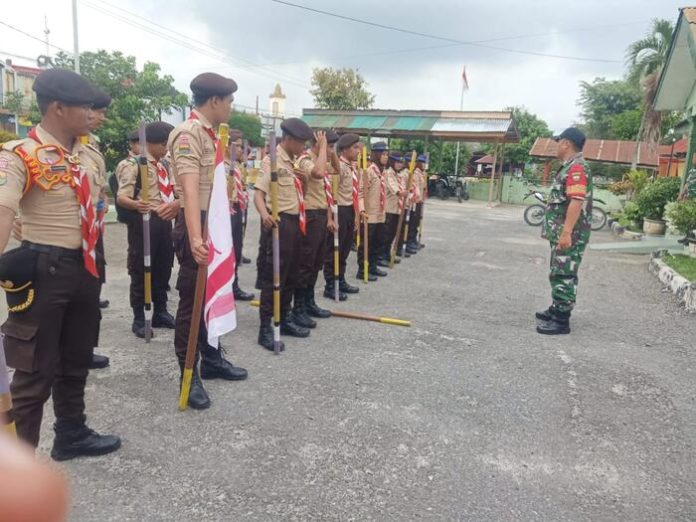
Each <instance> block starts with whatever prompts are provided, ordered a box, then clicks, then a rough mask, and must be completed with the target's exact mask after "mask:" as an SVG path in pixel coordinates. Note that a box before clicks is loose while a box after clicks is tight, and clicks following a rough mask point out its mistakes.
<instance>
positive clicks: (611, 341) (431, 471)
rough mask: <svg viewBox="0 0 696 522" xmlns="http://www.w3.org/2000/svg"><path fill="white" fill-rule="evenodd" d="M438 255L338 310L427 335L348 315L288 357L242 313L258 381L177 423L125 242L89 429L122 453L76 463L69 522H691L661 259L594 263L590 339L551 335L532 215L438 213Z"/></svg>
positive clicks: (676, 355) (431, 246) (592, 255)
mask: <svg viewBox="0 0 696 522" xmlns="http://www.w3.org/2000/svg"><path fill="white" fill-rule="evenodd" d="M255 240H256V230H255V226H252V227H250V230H249V242H248V245H249V248H248V249H247V254H251V255H252V256H253V257H255V252H254V248H253V247H254V243H255ZM594 240H595V241H608V240H611V238H610V236H609V234H608V232H602V233H598V234H596V235H595V238H594ZM425 241H426V242H427V248H426V249H425V250H424V251H423V252H422V253H420V254H419V255H418V256H416V257H415V258H412V259H410V260H407V261H405V262H404V263H403V264H402V265H401V266H400V267H398V269H397V270H396V272H395V273H394V274H391V275H390V276H389V277H388V278H386V280H382V281H379V282H378V283H375V284H373V285H372V286H370V287H368V288H365V289H364V290H362V291H361V293H360V295H359V296H358V297H357V298H355V299H351V300H350V301H349V302H348V303H345V304H342V305H341V307H342V308H345V309H347V310H359V311H364V312H368V313H374V314H382V315H390V316H395V317H400V318H408V319H411V320H412V321H413V327H412V328H410V329H408V328H399V327H391V326H384V325H379V324H372V323H360V322H355V321H349V320H339V319H332V320H328V321H324V322H322V324H321V325H320V327H319V328H318V329H317V330H316V331H315V332H314V333H313V335H312V337H311V339H310V340H309V341H296V340H290V341H289V342H288V349H287V351H286V352H285V355H283V356H282V357H274V356H273V355H271V354H269V353H268V352H266V351H264V350H262V349H261V348H260V347H258V346H257V345H256V344H255V335H256V328H257V315H256V310H253V309H250V308H247V307H246V306H245V305H240V310H239V323H240V326H239V329H238V331H237V332H235V333H234V334H233V335H230V336H228V337H227V338H226V339H225V343H224V344H225V346H226V347H227V349H228V355H229V356H230V357H231V358H232V359H233V361H234V362H235V363H237V364H239V365H243V366H245V367H246V368H248V369H249V371H250V375H251V377H250V379H249V380H248V381H247V382H243V383H224V382H212V383H210V384H208V390H209V392H210V394H211V396H212V399H213V401H214V403H213V406H212V408H211V409H210V410H208V411H206V412H195V411H188V412H185V413H180V412H178V411H177V410H176V398H177V390H178V381H177V375H178V369H177V367H176V364H175V361H174V357H173V352H172V345H171V343H172V337H171V334H169V333H168V332H165V331H158V332H157V338H156V339H155V340H154V341H153V343H152V344H151V345H150V346H145V345H144V344H142V343H141V342H139V341H137V340H136V339H135V338H134V337H133V336H132V335H131V334H130V333H129V321H130V317H129V310H128V301H127V278H126V274H125V269H124V266H125V234H124V230H123V228H122V227H121V226H118V225H114V226H110V227H109V228H108V259H109V261H110V266H109V284H108V287H107V289H106V292H105V295H106V297H108V298H109V299H111V302H112V307H111V308H110V309H109V310H107V311H106V313H105V316H104V322H103V329H102V331H103V335H102V346H101V347H100V351H101V352H103V353H106V354H108V355H109V356H110V357H111V358H112V366H111V368H110V369H107V370H102V371H99V372H95V373H93V375H91V376H90V379H89V385H88V390H87V393H88V408H89V416H90V423H91V425H92V426H93V427H94V428H96V429H98V430H101V431H111V432H115V433H118V434H120V435H121V436H122V437H123V442H124V444H123V449H122V451H120V452H119V453H118V454H116V455H114V456H107V457H103V458H98V459H91V460H86V459H85V460H79V461H74V462H70V463H68V464H66V466H65V469H66V470H67V472H68V473H69V474H70V476H71V478H72V481H73V488H74V491H73V493H74V498H73V511H72V520H76V521H111V520H118V521H125V520H133V521H160V520H161V521H190V520H205V521H239V520H249V521H267V520H298V521H299V520H302V521H304V520H357V521H367V520H379V521H383V520H385V521H386V520H398V521H407V520H475V521H489V520H490V521H500V520H548V521H562V520H595V521H596V520H611V521H616V520H626V521H638V520H646V521H654V520H695V519H696V466H694V463H695V462H696V451H695V450H694V446H695V444H696V409H695V404H694V396H695V392H694V376H695V374H696V371H695V370H696V357H695V355H694V352H695V350H696V348H695V347H694V344H695V343H694V339H696V321H695V320H694V317H693V316H687V315H685V314H684V313H683V312H681V311H680V310H679V308H678V307H677V305H676V303H675V301H674V300H673V298H672V297H671V294H666V293H663V292H662V291H661V288H660V286H659V284H658V283H657V282H656V281H655V280H653V279H652V278H651V276H650V275H649V274H648V273H647V270H646V266H647V258H646V257H642V256H641V257H638V256H628V255H617V254H607V253H602V252H589V254H588V255H587V259H586V262H585V264H584V266H583V268H582V271H581V279H582V283H581V288H580V305H579V307H578V309H577V313H576V315H575V317H574V320H573V326H574V331H573V333H572V334H571V335H570V336H566V337H563V338H544V337H540V336H538V335H537V334H536V333H535V331H534V320H533V317H532V313H533V312H534V310H536V309H540V308H542V307H543V306H545V305H546V304H548V303H547V299H548V297H547V296H548V289H547V284H546V273H545V266H546V263H547V256H546V247H545V244H544V243H543V242H542V241H541V240H540V239H539V238H538V230H534V229H532V228H530V227H528V226H526V225H525V224H524V223H523V222H522V216H521V209H520V208H515V207H501V208H496V209H493V210H489V209H486V208H485V206H484V205H482V204H480V203H476V202H467V203H465V204H462V205H460V204H457V203H450V202H439V201H433V202H431V203H429V205H428V209H427V216H426V233H425ZM350 261H351V265H350V266H351V267H354V266H355V265H354V259H351V260H350ZM251 266H253V265H245V266H244V268H243V270H242V276H241V278H242V282H243V286H244V287H245V288H250V286H251V284H250V283H251V282H252V281H253V269H252V268H250V267H251ZM352 270H353V268H351V275H352ZM322 301H324V300H323V299H322ZM172 308H174V306H172ZM49 410H50V408H47V412H48V411H49ZM50 420H51V418H50V413H47V418H46V422H45V429H44V438H43V441H42V451H43V452H44V453H45V452H46V451H47V450H48V448H49V446H48V445H49V444H50V440H51V434H50V433H49V430H48V426H49V421H50Z"/></svg>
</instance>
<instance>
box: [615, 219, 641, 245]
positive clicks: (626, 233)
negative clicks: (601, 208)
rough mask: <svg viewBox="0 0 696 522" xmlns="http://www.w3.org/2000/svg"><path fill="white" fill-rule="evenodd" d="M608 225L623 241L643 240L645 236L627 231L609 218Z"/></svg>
mask: <svg viewBox="0 0 696 522" xmlns="http://www.w3.org/2000/svg"><path fill="white" fill-rule="evenodd" d="M607 224H608V225H609V228H610V229H611V231H612V232H613V233H614V235H615V236H616V237H619V238H621V239H629V240H631V241H637V240H640V239H643V234H641V233H639V232H631V231H630V230H627V229H626V227H623V226H621V225H620V224H619V222H618V221H616V220H615V219H612V218H609V219H608V220H607Z"/></svg>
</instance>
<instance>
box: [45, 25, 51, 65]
mask: <svg viewBox="0 0 696 522" xmlns="http://www.w3.org/2000/svg"><path fill="white" fill-rule="evenodd" d="M49 34H51V31H50V29H49V28H48V17H47V16H46V15H44V36H45V37H46V56H48V57H50V56H51V45H50V44H49V41H48V35H49Z"/></svg>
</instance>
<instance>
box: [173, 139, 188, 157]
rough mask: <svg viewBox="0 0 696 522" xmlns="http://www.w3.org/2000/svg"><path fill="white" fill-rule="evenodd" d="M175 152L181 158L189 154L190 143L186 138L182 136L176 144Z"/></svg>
mask: <svg viewBox="0 0 696 522" xmlns="http://www.w3.org/2000/svg"><path fill="white" fill-rule="evenodd" d="M176 152H177V153H178V154H180V155H182V156H187V155H188V154H191V143H190V142H189V138H188V136H186V135H185V134H183V135H182V136H181V137H180V138H179V141H177V144H176Z"/></svg>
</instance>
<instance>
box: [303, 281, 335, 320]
mask: <svg viewBox="0 0 696 522" xmlns="http://www.w3.org/2000/svg"><path fill="white" fill-rule="evenodd" d="M305 292H306V294H305V310H306V312H307V315H309V316H310V317H316V318H318V319H328V318H329V317H331V312H329V311H328V310H325V309H323V308H319V306H318V305H317V303H316V301H315V300H314V287H313V286H310V287H308V288H305ZM338 298H339V299H340V298H341V296H340V295H339V296H338Z"/></svg>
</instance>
